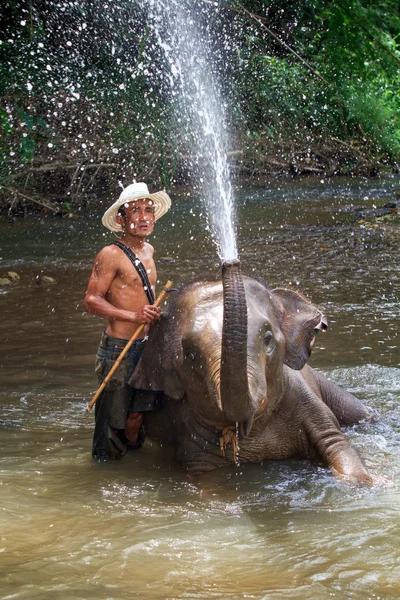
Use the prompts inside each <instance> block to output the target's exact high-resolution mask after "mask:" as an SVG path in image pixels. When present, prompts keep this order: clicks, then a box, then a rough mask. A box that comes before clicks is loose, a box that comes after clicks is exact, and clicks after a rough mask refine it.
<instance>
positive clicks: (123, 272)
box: [117, 255, 157, 287]
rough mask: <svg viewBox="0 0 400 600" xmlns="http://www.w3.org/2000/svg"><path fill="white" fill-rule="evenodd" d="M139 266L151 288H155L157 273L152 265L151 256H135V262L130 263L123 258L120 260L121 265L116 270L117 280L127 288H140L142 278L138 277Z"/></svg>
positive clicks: (127, 259) (126, 258)
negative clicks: (142, 269)
mask: <svg viewBox="0 0 400 600" xmlns="http://www.w3.org/2000/svg"><path fill="white" fill-rule="evenodd" d="M137 261H140V262H137ZM140 263H141V265H142V266H143V268H144V271H145V272H146V275H147V277H148V279H149V281H150V284H151V285H152V286H155V284H156V281H157V273H156V266H155V264H154V260H153V257H152V256H149V255H144V256H143V255H142V256H139V255H137V258H136V260H133V263H132V261H131V260H130V259H129V258H128V257H126V256H124V257H123V258H122V259H121V263H120V266H119V269H118V276H117V277H118V279H119V280H120V281H121V283H123V284H124V285H127V286H133V287H136V286H142V285H143V284H142V278H141V277H140V274H139V271H140V269H141V266H140Z"/></svg>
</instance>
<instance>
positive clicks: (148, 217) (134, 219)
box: [117, 198, 154, 237]
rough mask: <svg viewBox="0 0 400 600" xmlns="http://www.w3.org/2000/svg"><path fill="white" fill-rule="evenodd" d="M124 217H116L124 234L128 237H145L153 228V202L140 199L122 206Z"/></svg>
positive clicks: (147, 199) (148, 199)
mask: <svg viewBox="0 0 400 600" xmlns="http://www.w3.org/2000/svg"><path fill="white" fill-rule="evenodd" d="M123 208H124V211H125V217H122V216H119V217H117V218H118V219H120V220H119V222H120V223H121V225H122V227H123V228H124V232H125V233H127V234H130V235H136V236H140V237H147V236H148V235H150V234H151V233H152V231H153V227H154V202H153V201H152V200H150V198H140V199H139V200H135V201H134V202H127V203H126V204H124V205H123Z"/></svg>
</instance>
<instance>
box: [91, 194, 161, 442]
mask: <svg viewBox="0 0 400 600" xmlns="http://www.w3.org/2000/svg"><path fill="white" fill-rule="evenodd" d="M124 212H125V214H124V215H123V216H121V215H118V216H117V217H116V220H117V222H118V223H119V224H120V225H121V226H122V229H123V233H122V236H121V238H120V241H121V242H123V243H124V244H126V246H128V247H129V248H131V249H132V250H133V252H134V253H135V254H136V256H137V257H138V258H139V259H140V260H141V262H142V263H143V265H144V267H145V269H146V271H147V275H148V277H149V280H150V284H151V287H152V289H153V293H154V292H155V285H156V280H157V272H156V266H155V263H154V258H153V256H154V248H153V247H152V246H151V245H150V244H149V243H148V242H146V237H148V236H149V235H150V234H151V233H152V231H153V227H154V205H153V203H152V201H151V200H150V199H149V198H145V199H139V200H136V201H135V202H129V203H127V204H125V205H124ZM84 303H85V308H86V310H87V311H88V312H90V313H92V314H94V315H96V316H98V317H101V318H103V319H107V320H108V325H107V328H106V334H107V335H109V336H110V337H116V338H120V339H125V340H129V339H130V338H131V337H132V335H133V334H134V333H135V332H136V331H137V329H138V328H139V327H140V325H142V324H145V325H146V327H145V328H144V330H143V336H144V335H146V333H147V332H148V329H149V327H150V324H151V323H152V322H153V321H155V320H158V319H159V313H160V309H159V308H158V307H155V306H151V305H149V304H148V300H147V296H146V293H145V291H144V289H143V284H142V281H141V279H140V277H139V275H138V273H137V271H136V269H135V268H134V267H133V265H132V263H131V261H130V260H129V258H128V257H127V256H126V255H125V254H124V253H123V252H122V250H120V248H118V247H117V246H114V245H111V246H106V247H105V248H103V249H102V250H100V252H99V253H98V255H97V256H96V259H95V261H94V266H93V270H92V274H91V276H90V279H89V285H88V289H87V292H86V296H85V302H84ZM142 422H143V415H142V414H141V413H129V416H128V420H127V423H126V435H127V437H128V439H129V441H130V442H131V443H133V444H134V443H136V441H137V437H138V432H139V428H140V425H141V424H142Z"/></svg>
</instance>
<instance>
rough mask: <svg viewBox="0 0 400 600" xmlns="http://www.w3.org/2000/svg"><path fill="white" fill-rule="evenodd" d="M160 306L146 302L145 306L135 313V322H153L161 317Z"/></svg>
mask: <svg viewBox="0 0 400 600" xmlns="http://www.w3.org/2000/svg"><path fill="white" fill-rule="evenodd" d="M160 310H161V309H160V307H159V306H153V305H151V304H145V306H143V308H141V309H140V310H138V311H137V312H136V313H134V315H135V319H134V322H135V323H152V322H153V321H155V320H159V318H160Z"/></svg>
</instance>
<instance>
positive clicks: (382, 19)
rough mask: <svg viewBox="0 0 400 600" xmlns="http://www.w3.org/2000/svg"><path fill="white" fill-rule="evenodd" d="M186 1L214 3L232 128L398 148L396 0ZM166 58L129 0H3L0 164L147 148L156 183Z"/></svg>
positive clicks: (165, 124) (170, 153)
mask: <svg viewBox="0 0 400 600" xmlns="http://www.w3.org/2000/svg"><path fill="white" fill-rule="evenodd" d="M182 1H185V0H182ZM193 6H194V7H196V8H195V9H196V10H199V11H201V10H204V8H206V10H208V11H209V13H208V14H209V15H212V18H210V19H208V27H209V28H210V29H211V30H212V32H213V36H212V39H213V40H214V44H215V47H214V48H213V58H214V59H215V60H216V61H217V62H218V61H219V62H220V67H219V71H220V73H221V85H222V88H223V90H224V94H225V96H226V98H228V99H229V106H230V113H231V119H230V124H229V125H230V127H231V130H232V131H233V133H234V134H235V135H237V134H238V137H240V136H242V137H244V136H246V135H247V136H249V138H251V139H260V138H269V139H270V140H281V139H286V140H287V139H289V140H290V139H293V140H298V141H301V140H310V139H320V140H324V139H326V138H329V136H334V137H337V138H341V139H343V140H344V141H345V142H347V141H349V138H350V139H356V140H357V141H358V142H359V144H360V147H362V146H363V145H364V146H365V147H367V148H368V150H371V151H372V150H375V151H376V152H380V153H382V154H384V155H385V157H386V158H389V159H391V160H396V159H398V158H399V157H400V141H399V137H400V133H399V132H400V123H399V119H398V115H399V109H400V106H399V104H400V101H399V98H400V77H399V67H400V47H399V40H400V11H399V4H398V1H397V0H378V1H376V0H349V1H346V0H304V1H303V2H299V1H298V0H297V1H295V0H282V2H277V1H276V0H242V2H238V1H237V0H224V1H223V2H220V3H219V6H218V7H216V6H214V4H213V3H203V2H200V3H197V4H196V3H193ZM243 8H244V9H246V11H247V12H245V11H244V10H243ZM260 18H261V22H260ZM227 40H228V41H227ZM291 50H292V51H293V52H292V51H291ZM168 68H169V67H168V65H167V64H165V59H164V58H163V53H162V51H161V50H160V49H159V48H158V46H157V43H156V39H155V37H154V32H153V31H152V30H151V28H150V27H149V24H148V23H147V17H146V13H145V10H144V6H143V3H142V2H139V1H138V0H120V2H118V3H113V2H108V3H104V2H103V0H82V2H79V3H77V2H75V0H65V1H64V2H63V3H62V4H61V3H59V2H58V1H56V0H5V2H4V3H3V5H2V7H1V9H0V126H1V131H0V154H1V156H0V170H1V174H2V176H4V174H7V173H11V172H13V171H15V170H17V169H21V168H23V167H24V166H26V165H29V164H30V163H31V162H32V160H34V159H35V157H37V156H40V157H42V158H43V157H46V156H49V157H50V158H54V156H55V154H56V153H57V152H58V153H60V154H61V155H62V154H64V155H68V156H78V155H79V156H80V158H81V159H83V158H87V159H89V158H90V157H92V158H93V156H98V157H100V158H101V160H103V157H105V156H111V158H113V159H115V158H116V157H117V158H118V159H119V160H121V161H122V162H123V163H124V164H127V165H132V164H133V163H134V164H135V165H136V164H137V163H138V161H140V160H142V161H143V162H142V165H143V166H144V167H145V166H146V161H148V160H149V159H150V161H153V159H154V160H156V159H157V167H156V169H157V173H158V176H159V178H160V180H161V181H162V183H163V184H164V185H166V186H168V185H169V184H170V181H171V175H172V174H173V173H174V171H175V168H176V157H177V154H178V148H179V147H180V140H179V135H180V131H179V122H178V121H177V119H176V118H174V116H173V108H174V99H173V97H172V96H171V92H170V90H168V89H167V87H168V86H167V84H166V81H167V80H168V77H165V73H166V71H167V70H168ZM121 157H124V158H123V159H122V158H121ZM124 161H125V162H124Z"/></svg>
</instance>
